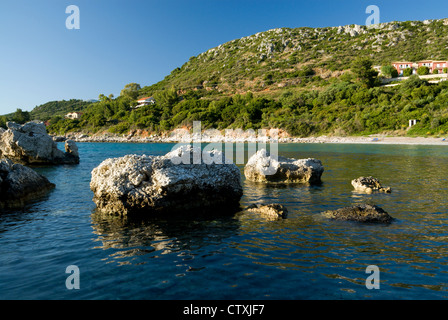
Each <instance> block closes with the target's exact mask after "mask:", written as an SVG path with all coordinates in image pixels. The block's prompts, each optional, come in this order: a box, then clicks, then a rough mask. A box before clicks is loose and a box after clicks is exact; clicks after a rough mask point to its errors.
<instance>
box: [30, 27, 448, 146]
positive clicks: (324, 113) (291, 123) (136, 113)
mask: <svg viewBox="0 0 448 320" xmlns="http://www.w3.org/2000/svg"><path fill="white" fill-rule="evenodd" d="M447 43H448V19H443V20H427V21H407V22H390V23H383V24H381V25H378V26H377V28H368V27H366V26H359V25H349V26H338V27H328V28H296V29H290V28H279V29H274V30H269V31H266V32H260V33H257V34H254V35H251V36H248V37H244V38H241V39H236V40H232V41H229V42H227V43H224V44H222V45H219V46H217V47H215V48H211V49H210V50H207V51H206V52H203V53H201V54H199V55H198V56H195V57H191V58H190V59H189V61H187V62H186V63H185V64H184V65H183V66H181V67H179V68H176V69H175V70H173V71H172V72H171V74H169V75H167V76H166V77H165V79H163V80H162V81H160V82H158V83H156V84H154V85H150V86H144V87H143V88H141V87H140V85H139V84H135V83H134V84H129V85H127V86H126V87H125V88H124V89H123V90H122V92H121V94H120V96H119V97H118V98H115V99H114V98H113V96H109V97H107V96H105V95H104V94H100V97H99V99H100V100H101V101H100V102H97V103H88V104H82V105H81V104H80V105H78V107H79V108H78V107H76V108H77V109H76V110H74V108H72V109H73V110H70V111H82V112H83V115H82V117H81V118H80V119H78V120H70V119H64V118H61V117H60V116H58V114H56V113H55V114H54V115H51V119H50V123H51V125H50V126H49V127H48V130H49V131H50V132H51V133H54V134H66V133H68V132H72V133H73V132H82V133H84V134H88V135H90V134H93V133H108V134H115V135H128V134H129V133H131V134H135V132H144V134H146V135H150V134H154V133H157V134H160V133H164V132H168V131H171V130H174V129H176V128H191V125H192V122H193V121H196V120H200V121H202V127H203V128H204V129H208V128H216V129H219V130H222V129H225V128H242V129H245V130H246V129H260V128H266V129H269V128H278V129H282V130H283V131H284V132H286V133H287V134H289V135H290V136H303V137H306V136H319V135H339V136H348V135H352V136H353V135H369V134H376V133H382V134H386V133H387V134H391V135H424V136H427V135H432V136H437V135H444V134H445V133H446V132H448V108H447V106H448V81H446V82H440V83H438V84H431V83H428V82H427V81H425V80H422V79H419V78H418V77H411V78H410V79H409V80H407V81H404V82H403V83H402V85H400V86H397V87H383V86H380V83H379V81H377V80H375V79H376V78H375V79H373V78H372V79H369V81H367V82H366V81H365V80H366V79H362V78H363V77H366V75H367V77H370V76H369V75H373V74H375V75H376V72H375V71H374V70H373V67H381V66H387V65H390V64H391V63H392V62H393V61H396V60H406V61H419V60H425V59H432V60H448V46H447ZM377 69H379V68H377ZM149 96H152V97H154V98H155V101H156V103H155V104H154V105H148V106H143V107H139V108H137V107H136V105H137V102H136V100H137V99H138V98H142V97H149ZM43 109H45V108H43ZM39 110H40V107H39V108H36V109H35V110H33V111H32V114H33V115H34V116H35V117H38V116H39V117H43V113H42V112H40V113H39ZM49 115H50V114H48V113H47V117H48V116H49ZM410 119H416V120H417V125H415V126H414V127H412V128H408V123H409V120H410ZM41 120H43V119H41Z"/></svg>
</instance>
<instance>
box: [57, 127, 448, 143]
mask: <svg viewBox="0 0 448 320" xmlns="http://www.w3.org/2000/svg"><path fill="white" fill-rule="evenodd" d="M216 131H217V130H216ZM191 138H192V137H191V136H190V135H189V134H187V135H183V134H181V133H179V132H171V133H166V134H161V135H157V134H154V135H139V134H138V133H137V134H135V133H131V134H129V135H117V134H111V133H102V134H93V135H87V134H83V133H70V134H67V135H66V136H53V139H54V141H56V142H64V141H66V140H73V141H75V142H77V143H82V142H96V143H189V142H191V140H192V139H191ZM268 138H269V137H266V136H262V137H255V136H252V135H249V134H247V133H244V132H241V134H238V132H236V133H235V134H233V135H222V134H220V133H217V134H215V135H210V134H207V133H203V134H202V137H200V141H201V142H203V143H219V142H222V143H224V142H233V143H241V142H266V141H267V139H268ZM276 141H278V143H326V144H392V145H393V144H398V145H448V138H443V137H440V138H434V137H398V136H397V137H391V136H381V135H372V136H360V137H338V136H319V137H304V138H301V137H288V136H285V135H284V134H283V135H279V137H278V139H276Z"/></svg>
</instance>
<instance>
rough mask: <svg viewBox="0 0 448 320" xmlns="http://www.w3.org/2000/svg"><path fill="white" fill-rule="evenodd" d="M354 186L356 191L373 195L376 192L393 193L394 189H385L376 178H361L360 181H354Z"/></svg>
mask: <svg viewBox="0 0 448 320" xmlns="http://www.w3.org/2000/svg"><path fill="white" fill-rule="evenodd" d="M352 186H353V188H354V189H355V190H356V191H360V192H365V193H369V194H370V193H373V192H374V191H378V192H384V193H391V192H392V189H391V188H390V187H383V186H382V185H381V183H380V181H379V180H378V179H377V178H374V177H359V178H358V179H354V180H352Z"/></svg>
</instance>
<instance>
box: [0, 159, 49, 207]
mask: <svg viewBox="0 0 448 320" xmlns="http://www.w3.org/2000/svg"><path fill="white" fill-rule="evenodd" d="M54 187H55V185H54V184H53V183H51V182H50V181H48V179H47V178H45V177H44V176H42V175H40V174H38V173H37V172H36V171H34V170H33V169H30V168H27V167H25V166H22V165H21V164H18V163H13V162H12V161H11V160H8V159H4V160H0V209H4V208H10V209H13V208H21V207H23V206H24V205H25V204H26V203H27V202H28V201H31V200H34V199H35V198H38V197H41V196H43V195H44V194H45V193H47V192H48V191H49V190H51V189H53V188H54Z"/></svg>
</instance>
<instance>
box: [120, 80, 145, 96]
mask: <svg viewBox="0 0 448 320" xmlns="http://www.w3.org/2000/svg"><path fill="white" fill-rule="evenodd" d="M141 89H142V88H141V87H140V85H139V84H138V83H134V82H133V83H128V84H127V85H125V86H124V88H123V90H121V92H120V95H121V96H126V97H129V98H131V99H133V100H135V99H137V97H138V92H139V91H140V90H141Z"/></svg>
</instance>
